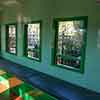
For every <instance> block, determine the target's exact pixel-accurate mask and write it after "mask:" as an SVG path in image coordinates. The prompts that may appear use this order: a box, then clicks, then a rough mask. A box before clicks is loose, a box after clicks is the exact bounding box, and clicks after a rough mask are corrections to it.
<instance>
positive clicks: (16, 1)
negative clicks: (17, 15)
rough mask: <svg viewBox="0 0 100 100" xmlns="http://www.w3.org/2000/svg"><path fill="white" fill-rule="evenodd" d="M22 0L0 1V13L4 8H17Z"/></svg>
mask: <svg viewBox="0 0 100 100" xmlns="http://www.w3.org/2000/svg"><path fill="white" fill-rule="evenodd" d="M23 2H24V0H0V11H1V10H3V9H4V8H5V7H11V6H15V7H17V6H19V5H21V4H23Z"/></svg>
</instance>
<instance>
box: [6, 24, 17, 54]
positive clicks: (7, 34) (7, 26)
mask: <svg viewBox="0 0 100 100" xmlns="http://www.w3.org/2000/svg"><path fill="white" fill-rule="evenodd" d="M10 25H14V26H15V28H16V31H15V32H16V34H15V36H16V48H15V50H16V53H11V52H10V51H9V47H8V45H7V44H8V37H9V26H10ZM17 39H18V37H17V24H16V23H10V24H6V52H7V53H9V54H12V55H17Z"/></svg>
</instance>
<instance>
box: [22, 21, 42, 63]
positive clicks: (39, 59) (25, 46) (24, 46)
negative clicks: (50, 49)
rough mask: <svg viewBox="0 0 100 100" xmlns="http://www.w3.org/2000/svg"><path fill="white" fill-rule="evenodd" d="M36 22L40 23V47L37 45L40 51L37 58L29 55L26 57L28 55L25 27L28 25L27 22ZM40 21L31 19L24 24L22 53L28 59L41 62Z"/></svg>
mask: <svg viewBox="0 0 100 100" xmlns="http://www.w3.org/2000/svg"><path fill="white" fill-rule="evenodd" d="M36 23H39V24H40V47H39V51H40V53H39V58H35V57H34V58H31V57H28V55H27V46H28V45H27V43H28V42H27V27H28V24H36ZM41 38H42V21H41V20H39V21H31V22H28V23H25V24H24V39H23V40H24V44H23V49H24V50H23V55H24V56H25V57H26V58H28V59H30V60H34V61H38V62H41V47H42V45H41V44H42V42H41V41H42V39H41Z"/></svg>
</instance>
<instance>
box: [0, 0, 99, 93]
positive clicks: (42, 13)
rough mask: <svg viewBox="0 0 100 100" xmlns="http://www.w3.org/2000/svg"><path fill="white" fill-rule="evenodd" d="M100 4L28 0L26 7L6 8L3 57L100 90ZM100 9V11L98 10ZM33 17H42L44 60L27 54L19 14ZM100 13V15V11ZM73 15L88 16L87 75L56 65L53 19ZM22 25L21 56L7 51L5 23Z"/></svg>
mask: <svg viewBox="0 0 100 100" xmlns="http://www.w3.org/2000/svg"><path fill="white" fill-rule="evenodd" d="M99 9H100V8H99V7H98V5H96V2H95V0H26V1H25V2H23V5H22V6H18V5H17V7H14V6H12V7H6V8H4V11H3V14H2V17H3V20H2V29H1V31H2V34H1V37H2V40H1V42H2V50H1V53H2V56H3V57H5V58H7V59H9V60H12V61H14V62H17V63H20V64H23V65H27V67H30V68H32V69H35V70H38V71H41V72H44V73H47V74H49V75H52V76H54V77H58V78H60V79H62V80H65V81H68V82H71V83H74V84H77V85H79V86H83V87H85V88H88V89H91V90H94V91H97V92H100V78H99V77H98V76H99V74H100V61H99V59H100V48H98V47H97V37H98V35H97V30H98V28H99V26H100V25H99V23H98V22H99V21H100V20H99V17H100V16H99V17H98V16H97V13H98V12H99ZM97 11H98V12H97ZM18 15H22V16H25V17H29V18H30V20H33V21H34V20H35V21H36V20H42V61H41V62H36V61H34V60H29V59H27V58H25V57H23V43H24V42H23V34H24V32H23V22H22V23H19V22H18V21H17V16H18ZM99 15H100V14H99ZM73 16H88V32H87V33H88V34H87V47H86V60H85V72H84V74H81V73H78V72H74V71H71V70H67V69H63V68H60V67H56V66H52V64H51V59H52V52H51V51H52V48H53V43H54V29H53V19H54V18H60V17H61V18H62V17H73ZM13 22H17V24H18V41H17V42H18V46H17V47H18V56H14V55H11V54H8V53H6V52H5V36H6V33H5V24H6V23H13Z"/></svg>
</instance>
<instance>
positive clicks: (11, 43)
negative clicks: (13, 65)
mask: <svg viewBox="0 0 100 100" xmlns="http://www.w3.org/2000/svg"><path fill="white" fill-rule="evenodd" d="M8 31H9V35H8V50H9V52H10V53H13V54H15V53H16V27H15V25H9V30H8Z"/></svg>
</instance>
